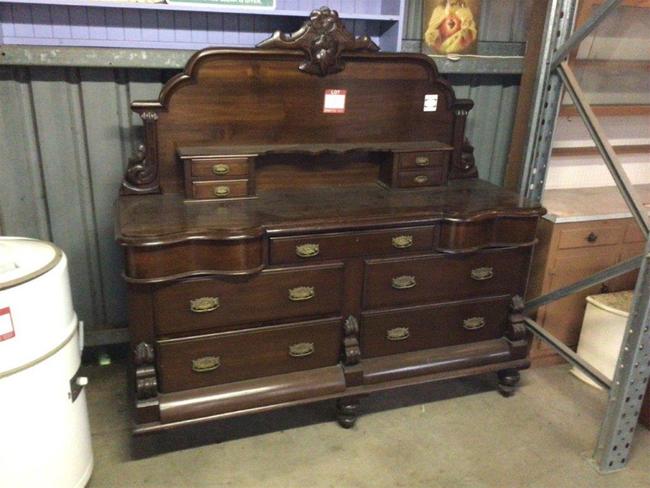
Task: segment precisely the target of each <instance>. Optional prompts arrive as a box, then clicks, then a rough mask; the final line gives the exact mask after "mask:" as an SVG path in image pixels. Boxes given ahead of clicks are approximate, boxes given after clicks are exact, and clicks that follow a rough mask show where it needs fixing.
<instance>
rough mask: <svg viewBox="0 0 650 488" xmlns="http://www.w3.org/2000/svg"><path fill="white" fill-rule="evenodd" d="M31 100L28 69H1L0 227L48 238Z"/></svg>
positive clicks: (4, 230) (45, 204)
mask: <svg viewBox="0 0 650 488" xmlns="http://www.w3.org/2000/svg"><path fill="white" fill-rule="evenodd" d="M32 100H33V99H32V94H31V85H30V83H29V79H28V75H27V70H26V69H24V68H11V67H0V113H1V114H2V116H1V117H0V139H1V141H0V199H2V200H0V202H1V203H2V205H0V228H2V232H3V233H5V234H12V233H13V234H16V233H18V231H21V232H23V233H24V234H25V235H29V236H33V237H35V238H39V239H49V238H50V228H49V220H48V213H47V203H46V198H45V187H44V185H43V182H42V172H41V165H40V154H39V147H38V141H37V139H38V135H37V132H36V126H35V121H34V112H33V110H32Z"/></svg>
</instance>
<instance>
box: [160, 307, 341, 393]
mask: <svg viewBox="0 0 650 488" xmlns="http://www.w3.org/2000/svg"><path fill="white" fill-rule="evenodd" d="M341 333H342V326H341V319H332V320H319V321H313V322H303V323H297V324H289V325H282V326H275V327H262V328H259V329H252V330H251V329H247V330H244V331H236V332H225V333H220V334H211V335H206V336H200V337H191V338H184V339H169V340H162V341H159V342H158V344H157V346H158V379H159V386H160V391H162V392H171V391H179V390H187V389H191V388H200V387H204V386H210V385H216V384H221V383H230V382H233V381H242V380H246V379H250V378H259V377H262V376H273V375H277V374H284V373H289V372H292V371H302V370H306V369H315V368H320V367H324V366H334V365H336V364H337V363H338V360H339V352H340V349H341Z"/></svg>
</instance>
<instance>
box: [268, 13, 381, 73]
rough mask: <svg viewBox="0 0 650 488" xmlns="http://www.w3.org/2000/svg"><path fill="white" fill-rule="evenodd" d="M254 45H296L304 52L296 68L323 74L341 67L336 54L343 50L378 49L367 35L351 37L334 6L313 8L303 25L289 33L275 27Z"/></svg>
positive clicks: (289, 47) (291, 46) (295, 47)
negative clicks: (269, 35) (333, 8)
mask: <svg viewBox="0 0 650 488" xmlns="http://www.w3.org/2000/svg"><path fill="white" fill-rule="evenodd" d="M257 47H264V48H270V49H300V50H302V51H304V52H305V53H306V54H307V60H306V61H303V62H302V63H301V64H300V66H299V69H300V70H301V71H304V72H305V73H310V74H313V75H319V76H326V75H329V74H332V73H337V72H339V71H342V70H343V67H344V63H343V61H341V59H340V55H341V53H342V52H344V51H379V46H377V44H375V43H374V42H372V41H371V40H370V38H369V37H368V36H362V37H354V36H353V35H352V34H351V33H350V32H348V30H347V29H346V28H345V25H343V22H341V19H340V18H339V13H338V12H337V11H336V10H331V9H329V8H328V7H321V8H320V9H318V10H313V11H312V12H311V14H310V16H309V20H308V21H306V22H305V23H304V24H303V26H302V27H301V28H300V29H299V30H298V31H296V32H294V33H293V34H285V33H283V32H280V31H275V32H274V33H273V35H272V36H271V37H269V38H268V39H265V40H264V41H262V42H260V43H259V44H258V45H257Z"/></svg>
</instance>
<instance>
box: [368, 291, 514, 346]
mask: <svg viewBox="0 0 650 488" xmlns="http://www.w3.org/2000/svg"><path fill="white" fill-rule="evenodd" d="M509 304H510V299H509V297H501V298H498V299H493V298H491V299H483V300H474V301H466V302H462V303H453V304H448V305H434V306H431V305H427V306H419V307H410V308H402V309H398V310H393V311H389V312H365V313H363V314H362V315H361V327H360V330H361V356H362V357H375V356H385V355H388V354H398V353H403V352H411V351H417V350H420V349H432V348H435V347H446V346H453V345H456V344H466V343H468V342H478V341H485V340H490V339H497V338H499V337H501V336H503V331H504V326H505V324H506V321H507V318H508V310H509V308H508V307H509Z"/></svg>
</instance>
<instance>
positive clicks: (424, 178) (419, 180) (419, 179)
mask: <svg viewBox="0 0 650 488" xmlns="http://www.w3.org/2000/svg"><path fill="white" fill-rule="evenodd" d="M413 181H414V182H416V183H417V184H418V185H421V184H422V183H426V182H427V181H429V177H428V176H425V175H418V176H416V177H415V178H413Z"/></svg>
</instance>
